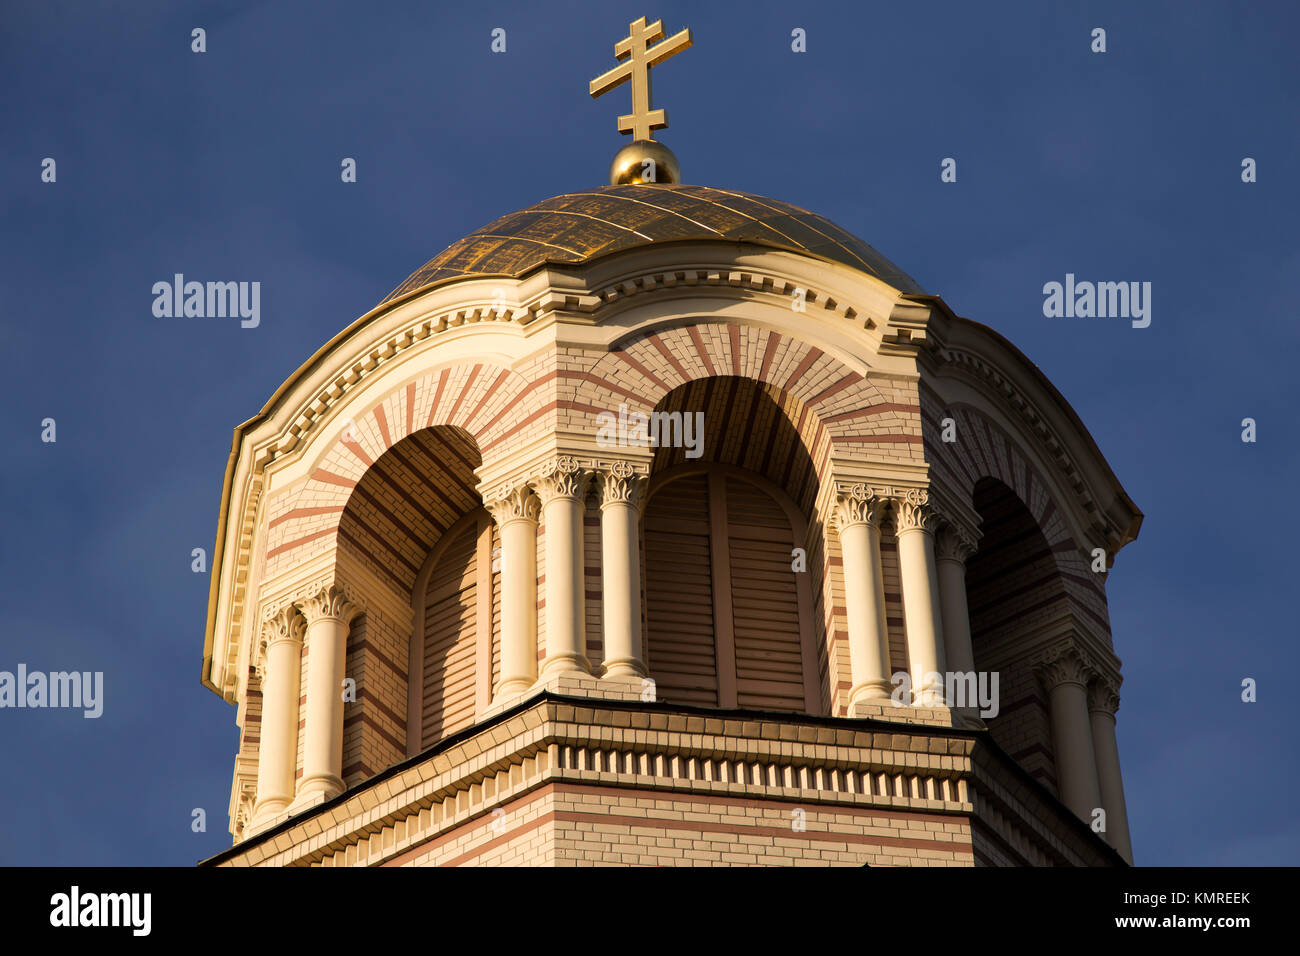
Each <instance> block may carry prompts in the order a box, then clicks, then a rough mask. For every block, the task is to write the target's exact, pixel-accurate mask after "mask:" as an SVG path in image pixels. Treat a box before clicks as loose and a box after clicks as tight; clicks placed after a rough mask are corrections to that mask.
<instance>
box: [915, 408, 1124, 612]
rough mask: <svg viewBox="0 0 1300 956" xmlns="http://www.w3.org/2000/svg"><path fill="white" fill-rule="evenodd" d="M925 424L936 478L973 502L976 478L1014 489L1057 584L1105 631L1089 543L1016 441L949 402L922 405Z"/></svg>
mask: <svg viewBox="0 0 1300 956" xmlns="http://www.w3.org/2000/svg"><path fill="white" fill-rule="evenodd" d="M943 417H950V418H952V419H953V421H954V422H955V423H956V441H954V442H943V441H941V440H940V436H941V434H942V428H943V426H942V422H941V421H940V419H941V418H943ZM925 428H926V446H925V447H926V459H927V460H928V461H929V463H930V465H931V468H932V469H933V474H934V476H935V478H936V479H937V480H938V481H939V482H941V483H942V484H943V485H944V486H945V487H947V488H949V489H953V490H956V491H957V492H958V493H960V494H961V495H962V496H963V498H964V499H965V500H966V501H967V502H968V503H970V504H971V505H972V506H974V505H975V504H976V501H977V495H976V486H977V484H978V483H979V482H980V481H981V479H986V478H991V479H996V481H997V482H999V483H1000V484H1001V485H1002V486H1004V487H1005V488H1006V489H1008V490H1009V492H1011V493H1012V494H1014V495H1015V497H1016V499H1017V500H1018V501H1019V502H1020V503H1021V504H1023V506H1024V508H1025V509H1026V511H1027V512H1028V514H1029V515H1030V516H1031V517H1032V518H1033V520H1034V523H1035V524H1036V525H1037V528H1038V530H1039V531H1040V532H1041V533H1042V536H1043V538H1044V539H1045V540H1046V543H1047V547H1048V549H1049V551H1050V553H1051V555H1052V559H1053V560H1054V562H1055V564H1056V569H1057V573H1058V574H1059V575H1060V581H1061V585H1062V586H1063V588H1064V590H1065V593H1066V594H1067V595H1068V597H1069V598H1070V600H1071V603H1072V605H1073V607H1074V608H1075V610H1076V611H1077V612H1078V613H1079V614H1080V615H1081V616H1082V617H1083V618H1084V619H1085V623H1086V624H1087V625H1090V626H1092V627H1093V628H1094V629H1100V631H1101V632H1102V633H1104V634H1107V635H1108V634H1109V633H1110V622H1109V618H1108V616H1107V611H1106V596H1105V587H1104V585H1103V583H1102V581H1101V579H1100V577H1099V576H1098V575H1097V574H1095V573H1093V571H1092V570H1091V569H1090V567H1089V564H1088V561H1087V560H1086V558H1085V552H1086V551H1088V550H1089V549H1090V548H1091V545H1090V544H1088V545H1087V547H1085V546H1084V545H1082V544H1080V542H1078V541H1076V540H1075V538H1074V535H1073V534H1072V533H1071V532H1070V528H1069V525H1068V524H1067V522H1066V519H1065V515H1064V514H1063V513H1062V511H1061V508H1060V507H1059V506H1058V504H1057V502H1056V501H1054V500H1053V499H1052V496H1051V492H1050V490H1049V486H1048V484H1047V482H1046V480H1044V478H1043V476H1042V475H1041V474H1040V473H1039V471H1038V470H1037V469H1036V468H1035V467H1034V465H1033V464H1032V463H1031V462H1030V461H1029V460H1028V458H1027V457H1026V456H1025V454H1024V452H1023V451H1021V449H1020V446H1019V444H1018V443H1017V442H1016V441H1015V440H1014V439H1013V438H1011V437H1010V436H1009V435H1008V434H1007V433H1006V432H1005V431H1004V430H1003V429H1002V428H1000V427H999V426H998V425H997V423H996V422H993V421H990V420H989V419H988V417H987V416H985V415H983V414H982V413H981V412H980V411H979V410H978V409H975V408H973V407H971V406H969V405H960V404H958V405H951V406H948V407H947V408H946V409H945V410H944V411H943V412H942V413H938V412H935V413H931V412H929V411H928V410H927V414H926V417H925Z"/></svg>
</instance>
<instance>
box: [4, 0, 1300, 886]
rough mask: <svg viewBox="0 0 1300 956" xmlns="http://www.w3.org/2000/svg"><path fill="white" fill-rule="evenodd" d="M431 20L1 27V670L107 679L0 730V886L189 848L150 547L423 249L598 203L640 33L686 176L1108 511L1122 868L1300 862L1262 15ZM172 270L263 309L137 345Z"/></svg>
mask: <svg viewBox="0 0 1300 956" xmlns="http://www.w3.org/2000/svg"><path fill="white" fill-rule="evenodd" d="M466 6H470V7H472V9H470V10H468V11H464V12H461V11H457V12H451V11H446V10H443V9H441V8H440V6H439V5H436V4H428V3H414V2H411V3H383V2H380V3H373V4H355V3H340V2H334V0H326V2H313V3H306V2H296V3H288V2H285V3H258V4H237V3H215V2H209V3H189V2H168V3H162V2H137V3H103V4H94V5H92V4H89V3H65V2H7V3H6V4H5V5H4V7H3V9H0V82H2V84H3V88H4V89H5V90H6V95H5V96H4V97H3V98H2V99H0V140H2V141H3V143H4V148H3V150H0V216H2V217H3V232H2V233H0V235H2V236H3V244H4V245H3V255H2V256H0V351H2V353H3V355H4V357H5V359H6V362H5V374H4V376H3V377H2V378H0V400H2V401H0V440H2V441H3V448H4V468H3V469H2V470H0V490H2V492H3V493H2V494H0V502H2V504H0V507H2V508H3V522H2V524H0V528H2V529H3V540H2V541H0V579H2V580H4V582H5V589H4V622H3V627H2V628H0V669H3V670H12V669H14V668H15V666H16V665H17V664H18V663H19V662H24V663H26V664H27V666H28V667H29V668H30V669H33V670H46V671H51V670H64V669H77V670H90V671H95V670H102V671H103V672H104V674H105V704H104V708H105V709H104V714H103V716H102V717H101V718H99V719H98V720H86V719H83V718H82V717H81V715H80V713H79V712H69V711H54V710H45V711H33V710H22V711H18V710H4V711H0V759H2V760H3V762H4V765H5V782H4V786H3V787H0V821H3V823H0V828H3V829H0V835H2V838H0V864H19V863H27V864H177V865H189V864H191V863H193V862H195V861H196V860H199V859H201V858H204V857H207V856H209V855H211V854H212V853H214V852H217V851H219V850H221V849H223V848H224V847H225V846H227V845H228V844H229V836H228V834H227V833H226V807H227V803H228V799H229V788H230V779H231V768H232V765H233V760H234V755H235V751H236V748H237V743H238V736H237V730H236V727H235V724H234V717H235V711H234V709H233V708H232V707H229V706H228V705H226V704H224V703H223V702H221V701H220V700H219V699H218V698H217V697H216V696H215V695H213V694H212V693H210V692H209V691H207V690H205V689H204V688H202V687H201V686H200V683H199V673H200V662H201V656H202V648H203V627H204V618H205V612H206V604H207V592H208V579H207V575H206V574H195V573H193V572H191V570H190V560H191V559H190V552H191V549H192V548H195V547H203V548H206V549H208V550H209V552H210V551H211V548H212V544H213V540H214V537H215V531H216V517H217V509H218V506H219V503H220V493H221V481H222V475H223V470H224V467H225V461H226V456H227V453H228V451H229V447H230V436H231V431H232V429H233V428H234V426H235V425H237V424H238V423H240V422H242V421H244V420H245V419H247V418H249V417H251V416H252V415H253V414H255V413H256V412H257V411H258V410H259V409H260V407H261V406H262V404H263V403H264V402H265V400H266V399H267V398H268V397H269V396H270V395H271V393H272V392H273V391H274V390H275V389H276V388H277V387H278V386H279V385H280V383H281V382H282V381H283V380H284V379H285V378H286V377H287V376H288V375H289V374H290V373H291V372H292V371H293V370H294V369H296V368H297V367H298V365H299V364H300V363H301V362H302V361H303V360H304V359H305V358H306V357H307V356H309V355H310V354H311V353H312V352H314V351H315V350H316V348H317V347H319V346H320V345H321V344H322V343H323V342H325V341H326V340H327V339H328V338H329V337H331V336H332V335H333V334H334V333H336V332H337V331H338V330H340V329H342V328H343V327H345V326H346V325H348V324H349V323H350V322H351V321H352V320H353V319H355V318H356V317H357V316H359V315H361V314H363V313H364V312H366V311H367V310H369V309H370V308H371V307H372V306H373V305H374V304H375V303H376V302H378V301H379V300H380V299H381V298H382V297H383V296H384V295H385V294H387V293H388V292H389V291H390V290H391V289H392V288H393V287H395V286H396V285H397V284H398V283H399V282H401V281H402V279H404V278H405V277H406V276H407V275H408V274H409V273H410V272H412V271H414V270H415V269H416V268H417V267H418V266H419V265H420V264H421V263H422V262H424V261H425V260H426V259H428V258H429V257H431V256H433V255H434V254H436V253H437V252H439V251H441V250H442V249H443V248H444V247H446V246H447V245H448V244H450V243H451V242H453V241H454V240H456V239H457V238H459V237H460V236H462V235H465V234H466V233H468V232H471V231H473V230H474V229H476V228H478V227H479V226H481V225H483V224H485V223H487V222H489V221H490V220H492V219H494V218H496V217H497V216H499V215H502V214H503V213H506V212H509V211H511V210H513V209H517V208H520V207H523V206H526V205H530V204H532V203H534V202H537V201H539V200H541V199H544V198H547V197H549V196H553V195H556V194H559V193H564V192H568V191H572V190H574V189H580V188H585V187H590V186H595V185H602V184H603V183H604V182H605V176H606V170H607V168H608V162H609V159H610V157H611V156H612V154H613V153H614V151H615V150H616V149H617V148H618V147H619V146H620V145H621V139H622V137H620V136H619V135H618V133H617V131H616V129H615V116H616V115H617V114H618V113H620V112H626V111H627V91H626V88H623V89H621V90H619V91H616V92H614V93H611V94H608V95H607V96H606V97H604V98H602V99H601V100H598V101H593V100H592V99H591V98H590V97H589V96H588V95H587V92H586V89H587V82H588V80H590V79H591V78H592V77H594V76H596V75H598V74H599V73H602V72H604V71H605V70H606V69H608V68H610V67H611V66H612V65H613V64H614V59H613V43H614V42H615V41H616V40H617V39H618V38H620V37H621V36H623V35H624V34H625V32H626V29H627V24H628V23H629V22H630V21H631V20H633V19H636V18H637V17H639V16H641V15H643V14H644V15H648V16H649V17H650V18H651V19H654V18H656V17H659V18H662V19H663V20H664V25H665V28H666V29H667V30H668V31H669V32H674V31H676V30H677V29H679V28H681V27H682V26H689V27H691V29H692V31H693V33H694V40H695V46H694V48H693V49H691V50H689V51H687V52H685V53H683V54H680V55H679V56H677V57H676V58H674V59H673V60H672V61H670V62H669V63H667V64H665V65H664V66H662V67H661V68H659V69H657V70H656V71H655V73H654V95H655V105H656V106H662V107H664V108H666V109H667V110H668V113H669V118H670V121H671V128H670V129H669V130H667V131H665V132H663V133H662V135H661V137H660V138H661V139H662V140H663V141H664V142H665V143H666V144H668V145H669V146H671V147H672V148H673V150H674V151H675V152H676V153H677V155H678V157H679V158H680V160H681V162H682V167H683V173H684V178H685V180H686V181H687V182H692V183H699V184H703V185H712V186H723V187H728V188H735V189H741V190H746V191H750V192H754V193H758V194H760V195H766V196H772V197H775V198H779V199H783V200H786V201H789V202H793V203H795V204H798V205H801V206H804V207H806V208H808V209H811V210H813V211H815V212H818V213H821V214H822V215H825V216H827V217H828V218H830V219H832V220H834V221H835V222H837V223H839V224H840V225H842V226H843V227H845V228H846V229H848V230H849V231H851V232H853V233H855V234H857V235H859V236H861V237H862V238H863V239H865V240H866V241H868V242H870V243H871V244H872V245H874V246H875V247H876V248H878V249H879V250H880V251H881V252H883V253H884V254H885V255H886V256H888V257H889V258H891V259H892V260H893V261H895V262H896V263H898V265H900V266H901V267H902V268H903V269H904V270H905V271H907V272H908V273H909V274H911V275H912V276H913V277H915V278H916V279H917V281H918V282H920V284H921V285H922V286H923V287H924V288H926V289H927V291H930V292H935V293H938V294H940V295H942V296H944V298H945V300H946V301H947V302H948V303H949V305H950V306H951V307H952V308H953V309H954V310H955V311H956V312H957V313H958V314H960V315H965V316H969V317H971V318H974V319H977V320H979V321H981V322H984V323H986V324H988V325H990V326H992V327H993V328H995V329H997V330H998V331H1000V332H1001V333H1003V334H1004V335H1006V336H1007V337H1008V338H1010V339H1011V340H1012V341H1013V342H1014V343H1016V345H1018V346H1019V347H1020V348H1021V349H1022V350H1023V351H1024V352H1025V353H1026V354H1027V355H1028V356H1029V357H1030V358H1031V359H1032V360H1033V361H1035V362H1036V363H1037V364H1038V365H1039V366H1040V367H1041V368H1042V369H1043V371H1044V372H1045V373H1046V374H1047V375H1048V377H1049V378H1051V379H1052V381H1053V382H1054V383H1055V384H1056V385H1057V387H1058V388H1059V389H1060V390H1061V392H1062V393H1063V394H1064V395H1065V396H1066V398H1067V399H1068V400H1069V401H1070V402H1071V404H1072V405H1073V406H1074V408H1075V409H1076V410H1077V411H1078V413H1079V415H1080V416H1081V418H1082V419H1083V421H1084V422H1085V424H1086V425H1087V426H1088V428H1089V429H1090V430H1091V432H1092V434H1093V436H1094V437H1095V438H1096V440H1097V442H1098V444H1099V445H1100V447H1101V449H1102V451H1103V453H1104V454H1105V455H1106V456H1107V458H1108V460H1109V461H1110V463H1111V465H1112V467H1113V468H1114V470H1115V473H1116V474H1117V475H1118V476H1119V478H1120V480H1121V481H1122V482H1123V484H1124V486H1125V488H1126V489H1127V490H1128V492H1129V494H1130V495H1131V496H1132V498H1133V499H1134V501H1135V502H1136V503H1137V504H1138V506H1139V507H1140V508H1141V509H1142V510H1143V511H1144V512H1145V514H1146V521H1145V524H1144V526H1143V528H1142V534H1141V537H1140V538H1139V540H1138V541H1137V542H1136V543H1135V544H1133V545H1130V546H1129V548H1128V549H1126V550H1125V551H1124V552H1123V553H1122V554H1121V555H1120V556H1119V558H1118V560H1117V562H1116V565H1115V568H1114V569H1113V571H1112V572H1111V573H1112V580H1111V581H1110V583H1109V597H1110V608H1111V621H1112V628H1113V631H1114V635H1115V643H1116V648H1117V650H1118V653H1119V655H1120V657H1121V658H1122V659H1123V661H1124V674H1125V682H1124V686H1123V690H1122V696H1123V703H1122V705H1121V708H1120V712H1119V730H1118V735H1119V743H1120V753H1121V760H1122V763H1123V770H1124V779H1125V787H1126V792H1127V798H1128V807H1129V814H1130V819H1131V827H1132V835H1133V845H1134V853H1135V856H1136V859H1137V861H1138V863H1139V864H1172V865H1180V864H1190V865H1203V864H1243V865H1254V864H1296V863H1300V820H1297V817H1296V815H1295V813H1294V811H1293V809H1292V804H1293V794H1294V792H1295V790H1296V787H1297V784H1300V773H1298V772H1297V753H1298V752H1300V746H1298V745H1297V743H1296V741H1295V738H1294V736H1293V735H1294V726H1293V721H1292V720H1291V719H1289V717H1290V712H1291V709H1290V708H1289V707H1287V706H1286V705H1285V700H1286V699H1287V698H1288V695H1290V694H1292V692H1293V688H1292V687H1291V686H1290V685H1289V683H1288V682H1289V681H1290V680H1292V679H1295V675H1296V674H1297V673H1300V666H1298V665H1300V661H1298V660H1297V657H1298V655H1297V651H1296V636H1297V624H1296V618H1295V616H1294V613H1293V608H1294V601H1295V590H1296V588H1295V583H1294V572H1295V570H1296V568H1297V564H1298V563H1300V562H1297V560H1296V546H1297V542H1300V536H1298V535H1297V532H1298V531H1300V528H1297V518H1296V511H1295V509H1294V507H1293V505H1292V500H1293V499H1292V495H1293V494H1294V489H1295V486H1296V480H1295V474H1296V469H1297V465H1298V464H1300V462H1298V460H1297V451H1296V448H1297V446H1296V440H1295V439H1296V425H1295V411H1294V407H1293V406H1294V403H1295V399H1296V397H1297V392H1300V386H1298V385H1297V381H1298V378H1297V375H1296V373H1295V370H1294V366H1295V364H1296V362H1297V359H1298V358H1300V354H1298V353H1300V325H1298V324H1297V322H1296V294H1295V282H1296V278H1297V276H1300V239H1298V238H1297V234H1296V232H1295V229H1294V223H1293V219H1294V214H1295V212H1296V210H1297V209H1300V177H1298V175H1297V167H1298V165H1300V133H1298V130H1300V127H1298V126H1297V123H1296V108H1297V99H1298V94H1300V61H1297V60H1296V58H1295V57H1294V49H1293V43H1294V37H1295V35H1296V33H1297V29H1298V28H1300V13H1298V12H1297V11H1298V10H1300V8H1297V7H1296V6H1295V5H1294V4H1284V3H1258V4H1252V5H1250V7H1249V9H1246V8H1245V7H1244V5H1230V4H1228V3H1226V2H1224V3H1213V4H1208V3H1191V2H1188V3H1174V2H1170V3H1144V4H1141V5H1137V4H1126V3H1075V4H1069V5H1057V4H1052V5H1047V4H1042V3H1040V2H1037V0H1033V2H1021V3H994V4H969V3H915V4H888V5H885V4H863V3H850V2H844V3H814V2H805V3H791V2H788V0H786V2H780V3H774V2H767V3H761V2H760V3H747V4H739V3H737V4H723V3H710V4H687V3H670V2H660V3H659V4H658V5H657V6H654V7H646V6H644V5H643V4H640V3H633V4H630V5H629V4H623V3H612V2H608V0H604V2H584V3H576V2H575V3H564V2H549V3H546V4H538V3H520V4H509V5H503V4H493V3H476V4H473V5H466ZM1139 7H1140V8H1139ZM1234 7H1236V9H1234ZM194 27H203V28H205V29H206V31H207V52H206V53H204V54H195V53H192V52H191V51H190V31H191V29H192V28H194ZM495 27H502V28H504V29H505V30H506V38H507V50H506V52H505V53H504V54H493V53H491V52H490V50H489V44H490V40H491V37H490V34H491V31H492V29H493V28H495ZM795 27H801V28H803V29H804V30H805V31H806V33H807V52H806V53H803V54H795V53H793V52H791V49H790V33H791V30H792V29H794V28H795ZM1094 27H1103V28H1105V29H1106V31H1107V52H1106V53H1104V54H1094V53H1092V52H1090V49H1089V47H1090V42H1091V40H1090V34H1091V31H1092V29H1093V28H1094ZM345 156H347V157H355V158H356V159H357V163H358V182H357V183H355V184H346V185H345V184H343V183H341V182H340V176H339V168H340V167H339V164H340V161H341V160H342V158H343V157H345ZM45 157H52V158H54V159H55V160H56V162H57V177H58V178H57V182H56V183H53V184H48V183H42V182H41V179H40V173H41V161H42V159H44V158H45ZM944 157H953V158H955V159H956V160H957V173H958V179H957V182H956V183H941V182H940V178H939V164H940V161H941V160H942V159H943V158H944ZM1244 157H1252V158H1254V159H1255V160H1256V161H1257V164H1258V182H1256V183H1253V184H1245V183H1242V181H1241V175H1240V173H1241V162H1242V159H1243V158H1244ZM176 272H182V273H185V274H187V275H189V276H193V277H196V278H201V279H221V280H242V281H260V282H261V283H262V298H261V310H262V316H261V324H260V326H259V327H257V328H256V329H242V328H240V326H239V323H238V321H232V320H222V319H206V320H202V319H201V320H195V319H190V320H178V319H165V318H155V317H154V315H153V314H152V302H153V296H152V294H151V288H152V286H153V283H155V282H158V281H169V280H170V278H171V276H172V275H173V274H174V273H176ZM1067 272H1070V273H1074V274H1075V275H1076V276H1078V277H1079V278H1080V279H1093V280H1115V281H1119V280H1127V281H1149V282H1151V283H1152V286H1153V292H1152V307H1153V312H1152V323H1151V326H1150V327H1149V328H1146V329H1133V328H1131V327H1130V325H1129V323H1128V322H1127V321H1124V320H1122V319H1064V318H1053V319H1048V318H1045V317H1044V316H1043V314H1042V301H1043V295H1042V286H1043V284H1044V283H1046V282H1050V281H1062V280H1063V279H1064V276H1065V274H1066V273H1067ZM47 417H49V418H54V419H55V421H56V423H57V438H58V440H57V442H56V443H54V444H47V443H43V442H42V441H41V440H40V433H41V422H42V420H43V419H45V418H47ZM1245 417H1251V418H1254V419H1256V421H1257V422H1258V441H1257V442H1256V443H1254V444H1245V443H1243V442H1242V441H1241V420H1242V419H1243V418H1245ZM1245 677H1251V678H1254V679H1255V680H1256V681H1257V682H1258V687H1259V690H1258V702H1256V703H1253V704H1247V703H1243V702H1242V701H1241V699H1240V693H1241V691H1240V688H1241V681H1242V679H1243V678H1245ZM194 808H204V809H205V810H206V813H207V832H205V833H194V832H192V830H191V814H192V811H193V809H194Z"/></svg>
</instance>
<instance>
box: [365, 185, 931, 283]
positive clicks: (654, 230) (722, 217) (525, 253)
mask: <svg viewBox="0 0 1300 956" xmlns="http://www.w3.org/2000/svg"><path fill="white" fill-rule="evenodd" d="M701 239H715V240H722V241H730V242H744V243H753V244H754V245H759V246H769V247H771V248H774V249H786V250H790V251H793V252H802V253H807V254H809V255H813V256H817V257H819V258H822V259H827V260H830V261H832V262H839V263H842V264H844V265H846V266H850V267H852V268H854V269H858V270H861V271H862V272H865V273H867V274H868V275H873V276H876V277H877V278H879V279H881V280H883V281H884V282H887V283H889V284H890V285H892V286H893V287H894V288H896V289H898V290H900V291H902V292H909V293H921V292H923V291H924V290H922V289H921V287H920V286H919V285H917V284H916V282H914V281H913V280H912V279H911V277H909V276H908V275H907V274H906V273H904V272H903V271H902V270H901V269H899V268H898V266H896V265H894V264H893V263H892V262H890V261H889V260H888V259H886V258H885V257H884V256H882V255H881V254H880V253H879V252H877V251H876V250H875V249H873V248H871V246H869V245H867V244H866V243H865V242H863V241H862V240H861V239H859V238H857V237H856V236H854V235H852V234H851V233H848V232H845V231H844V230H843V229H841V228H840V227H839V226H837V225H835V224H834V223H833V222H831V221H830V220H828V219H823V218H822V217H821V216H818V215H816V214H815V213H811V212H808V211H807V210H806V209H800V208H799V207H798V206H792V205H790V204H789V203H785V202H781V201H779V200H776V199H765V198H764V197H762V196H754V195H751V194H749V193H741V192H735V191H732V190H729V189H714V188H711V187H708V186H685V185H663V184H659V185H628V186H602V187H599V188H596V189H588V190H584V191H583V192H576V193H568V194H566V195H563V196H556V197H555V198H554V199H547V200H545V201H544V202H540V203H538V204H537V205H535V206H530V207H528V208H527V209H521V210H519V211H518V212H512V213H510V214H509V215H506V216H502V217H501V218H500V219H498V220H496V221H495V222H492V223H489V224H488V225H486V226H484V227H483V228H482V229H480V230H478V231H477V232H475V233H472V234H470V235H468V236H466V237H465V238H464V239H461V240H459V241H458V242H455V243H452V244H451V245H450V246H448V247H447V248H446V249H445V250H443V251H442V252H440V253H439V254H438V255H436V256H434V257H433V258H432V259H430V260H429V261H428V262H426V263H425V264H424V265H423V266H421V267H420V268H419V269H417V270H416V271H415V272H413V273H412V274H411V276H410V277H409V278H408V279H407V280H406V281H405V282H403V283H402V284H401V285H399V286H398V287H397V288H396V289H394V290H393V291H392V292H391V293H389V294H388V295H387V296H386V297H385V298H384V301H385V302H387V301H389V300H390V299H395V298H397V297H398V296H400V295H405V294H406V293H408V292H412V291H414V290H416V289H421V288H424V287H425V286H430V285H434V284H436V283H441V282H446V281H449V280H452V279H460V278H465V277H471V276H522V275H523V274H524V273H526V272H529V271H530V270H532V269H534V268H536V267H537V266H540V265H542V264H543V263H556V264H565V263H579V262H588V261H590V260H592V259H597V258H599V257H601V256H605V255H609V254H610V253H613V252H621V251H623V250H625V249H633V248H636V247H638V246H646V245H650V244H652V243H657V242H674V241H682V240H701Z"/></svg>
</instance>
